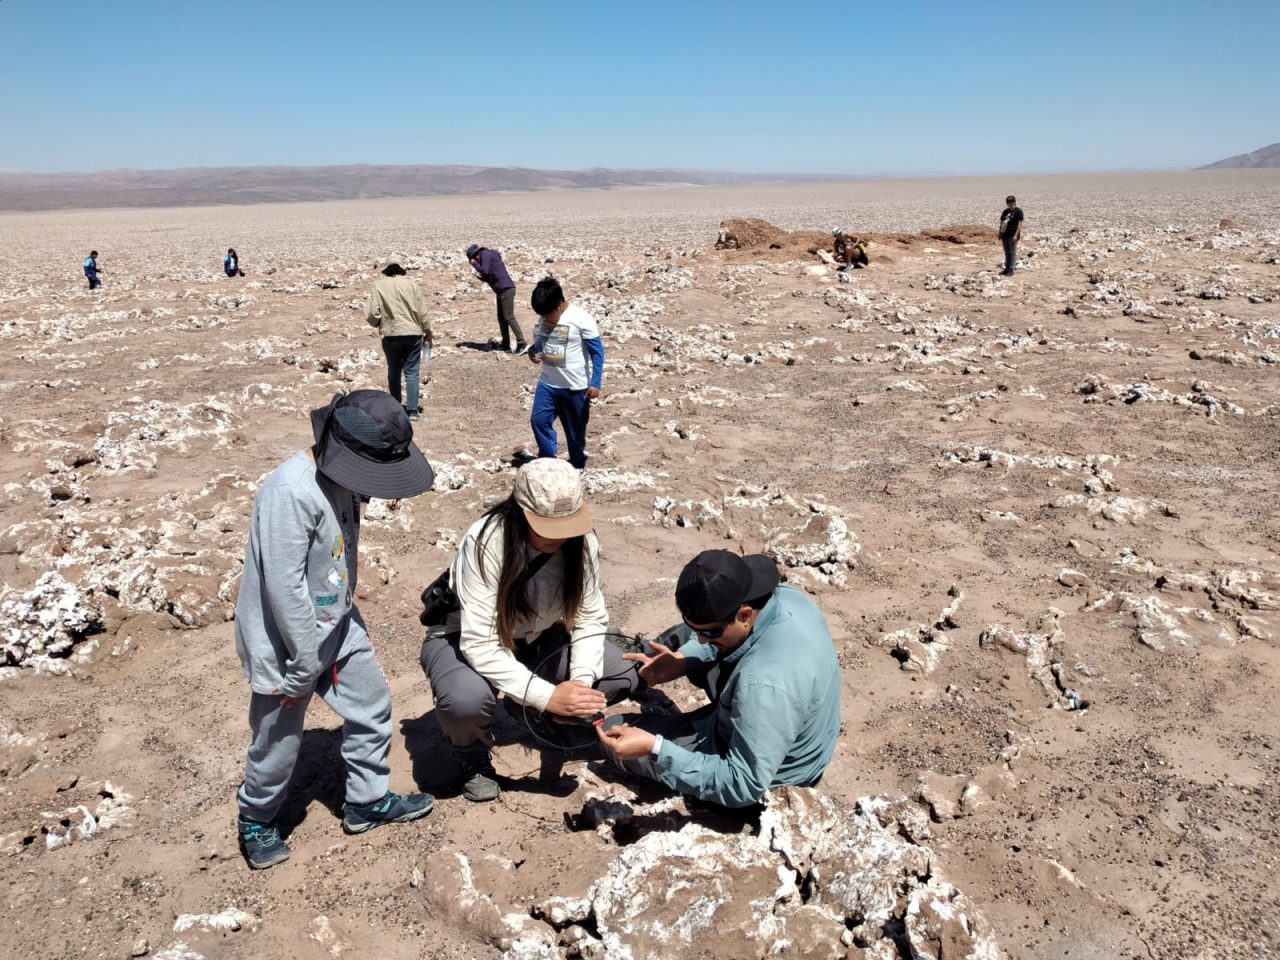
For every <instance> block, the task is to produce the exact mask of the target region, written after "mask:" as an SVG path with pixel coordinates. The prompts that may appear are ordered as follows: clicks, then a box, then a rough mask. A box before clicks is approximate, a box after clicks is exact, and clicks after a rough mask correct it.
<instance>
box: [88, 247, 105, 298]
mask: <svg viewBox="0 0 1280 960" xmlns="http://www.w3.org/2000/svg"><path fill="white" fill-rule="evenodd" d="M98 269H99V267H98V251H97V250H90V251H89V255H88V256H87V257H85V258H84V275H85V276H86V277H87V278H88V280H89V289H90V290H97V289H98V288H99V287H100V286H102V280H101V279H99V277H98Z"/></svg>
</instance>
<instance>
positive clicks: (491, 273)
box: [472, 247, 515, 293]
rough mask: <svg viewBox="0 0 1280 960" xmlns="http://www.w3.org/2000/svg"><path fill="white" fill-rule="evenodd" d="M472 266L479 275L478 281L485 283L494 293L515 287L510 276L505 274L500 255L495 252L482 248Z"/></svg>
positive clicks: (505, 267) (504, 265) (505, 269)
mask: <svg viewBox="0 0 1280 960" xmlns="http://www.w3.org/2000/svg"><path fill="white" fill-rule="evenodd" d="M472 266H473V267H475V270H476V273H478V274H479V275H480V279H481V280H483V281H484V282H485V283H487V284H488V285H489V286H490V288H492V290H493V292H494V293H501V292H502V291H503V290H511V289H512V288H514V287H515V283H514V282H512V280H511V274H509V273H507V265H506V264H505V263H503V262H502V254H500V253H499V252H498V251H497V250H490V249H489V248H488V247H482V248H481V250H480V252H479V253H477V254H476V259H475V261H474V262H473V263H472Z"/></svg>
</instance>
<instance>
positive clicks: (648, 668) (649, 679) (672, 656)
mask: <svg viewBox="0 0 1280 960" xmlns="http://www.w3.org/2000/svg"><path fill="white" fill-rule="evenodd" d="M649 646H650V648H652V649H653V650H655V651H656V652H655V653H654V654H653V655H652V656H650V655H649V654H647V653H624V654H623V655H622V659H623V660H632V661H634V662H636V663H638V664H640V671H639V673H640V679H641V680H643V681H644V682H645V683H649V684H653V685H654V686H657V685H658V684H660V683H670V682H671V681H672V680H674V679H675V678H676V677H682V676H684V671H685V667H686V666H687V664H686V663H685V662H684V654H683V653H677V652H676V651H675V650H672V649H671V648H670V647H668V646H665V645H663V644H661V643H659V642H658V641H657V640H653V641H651V642H650V643H649Z"/></svg>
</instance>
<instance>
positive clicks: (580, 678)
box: [422, 458, 642, 801]
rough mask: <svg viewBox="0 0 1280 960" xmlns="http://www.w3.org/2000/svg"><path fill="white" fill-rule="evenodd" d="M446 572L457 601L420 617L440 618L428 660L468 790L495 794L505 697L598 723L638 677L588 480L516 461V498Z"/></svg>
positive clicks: (570, 471) (564, 469)
mask: <svg viewBox="0 0 1280 960" xmlns="http://www.w3.org/2000/svg"><path fill="white" fill-rule="evenodd" d="M449 574H450V576H449V580H450V585H451V588H452V591H453V593H454V594H456V598H457V600H456V604H451V605H450V606H452V607H453V608H452V609H447V610H445V611H443V612H440V613H438V614H437V613H433V611H432V610H431V609H430V608H428V609H427V610H426V611H425V612H424V615H423V618H424V622H425V623H428V624H433V621H435V620H440V621H442V622H438V623H434V625H431V626H429V629H428V631H427V639H426V641H425V642H424V643H423V645H422V667H423V669H424V670H425V671H426V674H427V678H428V679H429V680H430V681H431V691H432V695H433V696H434V697H435V704H436V716H437V718H438V719H439V721H440V726H441V727H442V728H443V729H444V732H445V734H446V735H447V736H448V738H449V742H450V744H451V745H452V748H453V755H454V759H455V760H456V761H457V763H458V765H459V766H460V767H461V768H462V793H463V796H465V797H466V798H467V799H468V800H476V801H482V800H493V799H495V798H496V797H497V796H498V792H499V790H498V782H497V779H496V774H495V773H494V770H493V766H492V764H491V762H490V760H489V747H490V745H491V744H492V735H491V728H492V725H493V715H494V710H495V708H496V706H497V695H498V694H499V693H501V694H502V695H503V696H504V697H506V698H507V699H508V700H509V701H513V702H515V703H520V704H524V705H525V706H526V707H530V708H533V709H536V710H538V711H543V712H546V713H548V714H551V715H552V716H553V718H592V717H594V716H595V715H596V714H598V713H600V712H601V711H603V710H604V708H605V706H606V705H607V704H609V703H615V702H617V701H618V700H622V699H624V698H625V697H627V696H629V695H631V694H632V693H634V692H635V691H637V690H638V689H639V688H640V687H641V686H642V683H641V681H640V679H639V676H638V675H637V672H636V666H635V664H630V663H627V662H626V661H624V660H623V659H622V653H621V651H620V650H619V649H618V648H617V647H616V646H614V644H613V643H612V642H610V641H608V640H607V639H606V637H605V631H606V630H607V628H608V624H609V616H608V613H607V612H606V611H605V605H604V595H603V593H602V592H601V589H600V548H599V545H598V543H597V541H596V536H595V534H594V533H593V532H592V530H591V514H590V513H589V512H588V510H587V506H586V504H585V503H584V500H583V487H582V478H581V477H580V475H579V474H578V471H577V470H576V469H574V468H573V467H572V466H571V465H570V464H569V463H567V462H566V461H564V460H555V459H551V458H540V459H537V460H533V461H531V462H529V463H527V464H525V465H524V466H523V467H521V468H520V471H519V472H518V473H517V474H516V482H515V488H514V489H513V491H512V493H511V496H509V497H508V498H507V499H506V500H503V501H502V502H501V503H499V504H498V505H496V506H495V507H493V508H492V509H490V510H489V511H488V512H487V513H485V515H484V516H483V517H481V518H480V519H479V520H477V521H476V522H475V523H474V524H472V526H471V528H470V529H469V530H468V531H467V532H466V535H465V536H463V538H462V542H461V543H460V544H459V545H458V553H457V555H456V556H455V557H454V560H453V565H452V566H451V568H450V571H449ZM424 600H425V598H424Z"/></svg>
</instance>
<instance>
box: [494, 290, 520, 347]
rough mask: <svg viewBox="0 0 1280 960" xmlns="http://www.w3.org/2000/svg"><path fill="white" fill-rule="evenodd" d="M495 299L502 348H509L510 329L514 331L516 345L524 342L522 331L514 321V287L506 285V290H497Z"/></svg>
mask: <svg viewBox="0 0 1280 960" xmlns="http://www.w3.org/2000/svg"><path fill="white" fill-rule="evenodd" d="M497 300H498V330H499V331H500V332H501V333H502V349H503V350H510V349H511V332H512V331H515V335H516V345H517V346H518V345H520V344H522V343H524V331H522V330H521V329H520V324H518V323H517V322H516V288H515V287H508V288H507V289H506V290H499V291H498V293H497Z"/></svg>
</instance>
